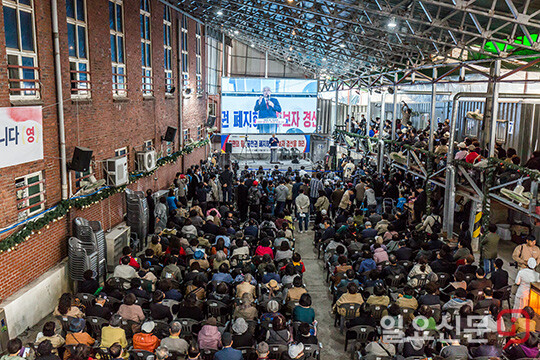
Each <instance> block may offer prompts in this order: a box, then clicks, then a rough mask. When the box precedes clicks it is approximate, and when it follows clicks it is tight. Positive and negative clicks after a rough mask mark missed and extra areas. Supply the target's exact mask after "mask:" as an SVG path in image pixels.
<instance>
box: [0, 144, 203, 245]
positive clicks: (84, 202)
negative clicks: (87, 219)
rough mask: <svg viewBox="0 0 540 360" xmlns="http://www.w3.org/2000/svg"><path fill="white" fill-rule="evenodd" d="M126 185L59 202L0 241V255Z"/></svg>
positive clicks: (135, 175) (173, 159) (136, 175)
mask: <svg viewBox="0 0 540 360" xmlns="http://www.w3.org/2000/svg"><path fill="white" fill-rule="evenodd" d="M209 143H210V140H209V139H208V138H207V139H205V140H201V141H197V142H195V143H193V144H190V145H186V146H185V147H184V148H183V149H181V150H179V151H176V152H174V153H173V154H171V155H169V156H166V157H163V158H161V159H159V160H158V161H157V163H156V167H155V168H154V169H153V170H152V171H148V172H139V173H131V174H130V175H129V183H130V184H131V183H134V182H137V181H138V180H139V179H142V178H144V177H148V176H151V175H153V174H154V173H155V172H156V171H157V170H158V169H159V168H160V167H162V166H165V165H168V164H170V163H174V162H176V161H177V160H178V159H179V158H180V157H181V156H183V155H186V154H191V153H192V152H193V150H195V149H197V148H200V147H203V146H205V145H207V144H209ZM126 187H127V185H122V186H118V187H108V188H104V189H102V190H99V191H98V192H96V193H94V194H92V195H89V196H86V197H81V198H76V199H68V200H62V201H60V202H59V203H58V204H57V205H56V207H54V208H53V209H52V210H49V211H47V212H46V213H44V214H43V215H42V216H40V217H39V218H37V219H36V220H34V221H29V222H27V223H26V224H24V225H21V226H22V228H21V229H19V230H18V231H17V232H15V233H13V234H11V235H9V236H8V237H6V238H5V239H3V240H0V254H1V253H3V252H11V251H13V250H15V249H16V248H17V246H18V245H20V244H22V243H23V242H25V241H26V240H28V239H29V238H30V236H32V235H34V234H41V230H42V229H44V228H45V229H48V228H49V227H50V225H51V224H52V223H55V222H56V221H58V220H60V219H62V218H63V217H64V216H66V215H67V214H68V213H69V211H70V210H71V208H73V207H74V208H76V209H86V208H88V207H90V206H92V205H94V204H96V203H98V202H100V201H102V200H104V199H107V198H109V197H111V196H112V195H114V194H117V193H120V192H123V191H124V190H125V189H126Z"/></svg>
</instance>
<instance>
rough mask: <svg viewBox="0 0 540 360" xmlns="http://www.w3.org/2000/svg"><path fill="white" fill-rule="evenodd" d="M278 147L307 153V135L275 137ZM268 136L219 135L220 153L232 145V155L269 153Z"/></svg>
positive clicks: (308, 138)
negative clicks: (228, 145)
mask: <svg viewBox="0 0 540 360" xmlns="http://www.w3.org/2000/svg"><path fill="white" fill-rule="evenodd" d="M277 138H278V140H279V147H280V148H286V149H289V150H291V149H293V148H296V149H298V151H300V152H301V153H307V152H309V145H310V144H309V141H310V136H309V135H301V134H292V135H289V134H287V135H282V136H277ZM268 140H270V136H269V135H221V151H222V152H225V144H226V143H231V144H232V153H233V154H241V153H246V154H249V153H250V152H251V153H258V154H261V153H270V144H269V143H268Z"/></svg>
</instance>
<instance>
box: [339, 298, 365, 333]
mask: <svg viewBox="0 0 540 360" xmlns="http://www.w3.org/2000/svg"><path fill="white" fill-rule="evenodd" d="M340 310H343V311H344V312H345V314H344V315H341V314H340V313H343V311H340ZM359 312H360V304H357V303H345V304H341V305H339V306H338V308H337V314H338V317H339V321H340V323H339V331H340V332H343V323H344V322H345V320H352V319H354V318H355V317H356V316H358V314H359Z"/></svg>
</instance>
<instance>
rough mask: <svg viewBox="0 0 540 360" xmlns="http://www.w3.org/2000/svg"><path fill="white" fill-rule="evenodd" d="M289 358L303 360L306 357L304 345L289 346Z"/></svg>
mask: <svg viewBox="0 0 540 360" xmlns="http://www.w3.org/2000/svg"><path fill="white" fill-rule="evenodd" d="M287 354H288V355H289V358H291V359H302V358H303V357H304V344H302V343H298V344H294V343H293V344H291V345H289V350H288V351H287Z"/></svg>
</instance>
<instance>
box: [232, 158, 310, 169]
mask: <svg viewBox="0 0 540 360" xmlns="http://www.w3.org/2000/svg"><path fill="white" fill-rule="evenodd" d="M231 160H234V159H233V158H232V157H231ZM238 165H239V167H240V171H241V170H244V167H245V166H246V165H247V166H249V169H250V170H259V166H262V167H263V169H264V170H274V166H276V165H278V166H279V170H281V171H287V169H288V168H289V167H291V168H292V169H293V170H300V167H301V166H304V167H305V170H306V171H311V170H313V169H315V168H316V165H314V164H313V163H312V162H311V161H310V160H303V159H301V160H299V163H298V164H293V163H292V160H280V164H270V161H269V160H258V159H254V160H251V159H250V160H238Z"/></svg>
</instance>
